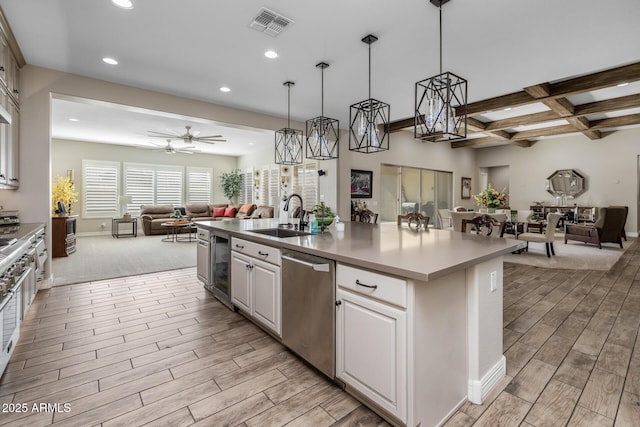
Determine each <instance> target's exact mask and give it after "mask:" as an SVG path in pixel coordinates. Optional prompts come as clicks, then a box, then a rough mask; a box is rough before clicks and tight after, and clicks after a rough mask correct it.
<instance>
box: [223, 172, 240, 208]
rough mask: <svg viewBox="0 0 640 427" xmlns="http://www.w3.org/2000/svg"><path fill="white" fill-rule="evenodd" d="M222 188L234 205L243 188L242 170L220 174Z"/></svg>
mask: <svg viewBox="0 0 640 427" xmlns="http://www.w3.org/2000/svg"><path fill="white" fill-rule="evenodd" d="M220 187H222V193H223V194H224V195H225V197H226V198H227V199H229V202H230V203H231V204H233V203H234V202H235V200H236V199H237V198H238V196H239V195H240V189H241V188H242V174H241V172H240V169H233V170H232V171H230V172H223V173H222V174H220Z"/></svg>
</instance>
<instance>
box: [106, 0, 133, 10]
mask: <svg viewBox="0 0 640 427" xmlns="http://www.w3.org/2000/svg"><path fill="white" fill-rule="evenodd" d="M111 2H112V3H113V4H115V5H116V6H118V7H121V8H123V9H133V3H131V1H130V0H111Z"/></svg>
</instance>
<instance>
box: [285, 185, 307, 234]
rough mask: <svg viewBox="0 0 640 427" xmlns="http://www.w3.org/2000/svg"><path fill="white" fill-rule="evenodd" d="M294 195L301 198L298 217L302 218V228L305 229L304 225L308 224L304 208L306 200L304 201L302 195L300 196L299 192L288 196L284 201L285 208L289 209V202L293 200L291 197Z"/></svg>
mask: <svg viewBox="0 0 640 427" xmlns="http://www.w3.org/2000/svg"><path fill="white" fill-rule="evenodd" d="M293 197H297V198H298V199H299V200H300V214H298V217H299V218H300V230H303V229H304V227H305V226H306V225H307V223H306V222H305V221H304V208H303V204H304V202H303V201H302V197H300V195H299V194H296V193H292V194H291V195H290V196H289V197H287V199H286V200H285V202H284V210H285V212H288V211H289V202H291V199H292V198H293Z"/></svg>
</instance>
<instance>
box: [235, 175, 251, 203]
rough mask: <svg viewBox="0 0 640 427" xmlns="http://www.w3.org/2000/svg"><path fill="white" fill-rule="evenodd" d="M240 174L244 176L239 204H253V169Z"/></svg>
mask: <svg viewBox="0 0 640 427" xmlns="http://www.w3.org/2000/svg"><path fill="white" fill-rule="evenodd" d="M240 174H241V175H242V185H241V186H240V195H239V196H238V203H240V204H245V203H253V169H245V170H244V171H242V172H241V173H240Z"/></svg>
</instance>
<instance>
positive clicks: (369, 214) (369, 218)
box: [360, 209, 378, 224]
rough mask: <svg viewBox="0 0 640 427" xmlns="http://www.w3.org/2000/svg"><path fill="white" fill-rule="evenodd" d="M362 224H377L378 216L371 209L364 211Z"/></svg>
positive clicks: (361, 214)
mask: <svg viewBox="0 0 640 427" xmlns="http://www.w3.org/2000/svg"><path fill="white" fill-rule="evenodd" d="M360 222H369V223H371V224H375V223H377V222H378V214H377V213H375V212H373V211H371V210H369V209H365V210H362V211H360Z"/></svg>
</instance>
